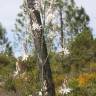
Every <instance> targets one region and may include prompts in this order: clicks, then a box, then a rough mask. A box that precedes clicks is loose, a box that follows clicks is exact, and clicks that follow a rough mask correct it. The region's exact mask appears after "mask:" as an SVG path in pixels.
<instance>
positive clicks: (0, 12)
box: [0, 0, 96, 41]
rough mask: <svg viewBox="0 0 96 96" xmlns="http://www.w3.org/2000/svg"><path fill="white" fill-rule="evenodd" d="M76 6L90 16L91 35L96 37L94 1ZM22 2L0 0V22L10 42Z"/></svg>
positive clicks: (95, 0) (83, 0) (95, 3)
mask: <svg viewBox="0 0 96 96" xmlns="http://www.w3.org/2000/svg"><path fill="white" fill-rule="evenodd" d="M75 2H76V4H77V5H78V6H79V7H80V6H83V7H84V8H85V11H86V13H87V14H88V15H89V16H90V26H91V28H92V29H93V35H95V36H96V0H75ZM21 3H22V0H0V22H1V23H2V25H3V26H4V28H6V30H7V32H8V38H9V40H10V41H14V35H13V33H12V32H11V30H12V29H14V24H15V20H16V16H17V13H18V12H19V7H20V5H21Z"/></svg>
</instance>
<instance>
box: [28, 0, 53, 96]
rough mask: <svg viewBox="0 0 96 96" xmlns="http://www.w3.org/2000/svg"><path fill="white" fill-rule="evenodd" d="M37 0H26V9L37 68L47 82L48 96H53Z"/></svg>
mask: <svg viewBox="0 0 96 96" xmlns="http://www.w3.org/2000/svg"><path fill="white" fill-rule="evenodd" d="M38 4H39V0H27V5H28V9H29V10H30V24H31V27H32V34H33V38H34V45H35V49H36V52H37V55H38V61H39V62H38V63H39V68H40V71H41V73H42V68H43V80H46V82H47V89H48V90H47V93H48V96H55V87H54V84H53V80H52V73H51V68H50V64H49V59H48V54H47V47H46V42H45V38H44V30H43V26H42V23H41V17H40V11H39V10H38V9H37V7H38V6H39V5H38Z"/></svg>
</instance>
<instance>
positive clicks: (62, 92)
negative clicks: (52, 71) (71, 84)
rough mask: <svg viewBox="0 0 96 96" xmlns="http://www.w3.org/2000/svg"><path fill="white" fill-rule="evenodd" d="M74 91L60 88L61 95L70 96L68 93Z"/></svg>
mask: <svg viewBox="0 0 96 96" xmlns="http://www.w3.org/2000/svg"><path fill="white" fill-rule="evenodd" d="M71 91H72V89H71V88H62V87H61V88H60V89H59V93H60V94H62V95H64V94H68V93H70V92H71Z"/></svg>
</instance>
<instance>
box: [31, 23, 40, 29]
mask: <svg viewBox="0 0 96 96" xmlns="http://www.w3.org/2000/svg"><path fill="white" fill-rule="evenodd" d="M32 27H33V30H36V29H38V30H40V29H41V26H40V25H38V24H37V23H35V22H34V23H33V25H32Z"/></svg>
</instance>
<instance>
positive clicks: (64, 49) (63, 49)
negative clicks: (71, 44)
mask: <svg viewBox="0 0 96 96" xmlns="http://www.w3.org/2000/svg"><path fill="white" fill-rule="evenodd" d="M62 51H63V52H64V54H65V55H68V54H69V53H70V52H69V50H68V49H67V48H62Z"/></svg>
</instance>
